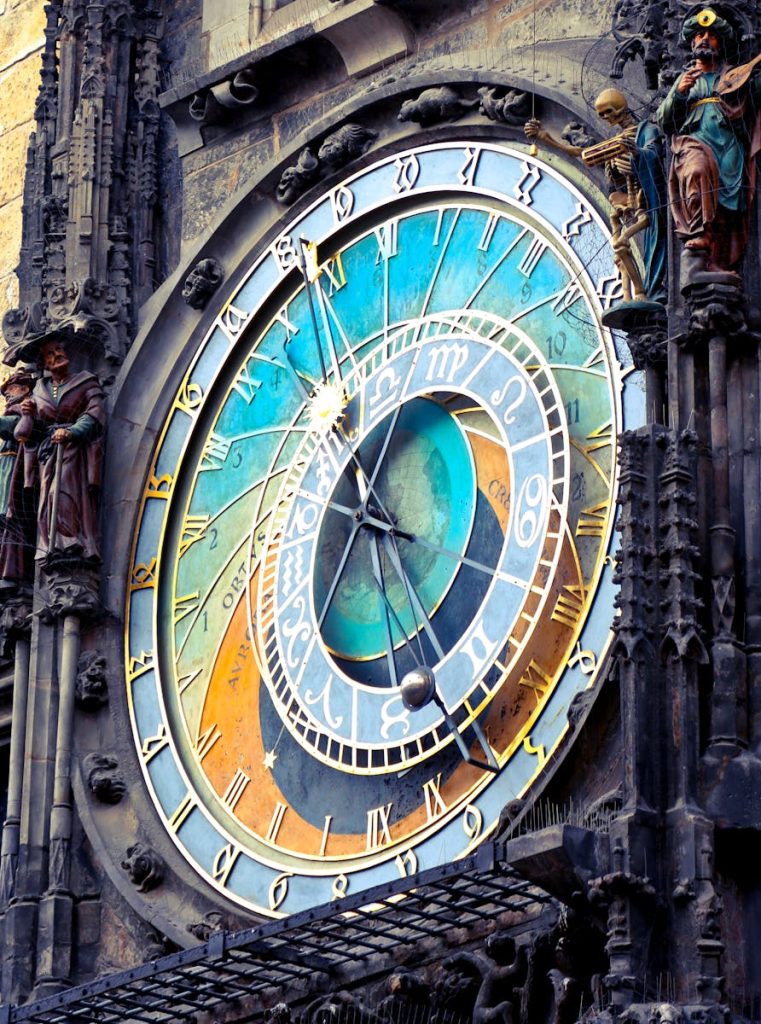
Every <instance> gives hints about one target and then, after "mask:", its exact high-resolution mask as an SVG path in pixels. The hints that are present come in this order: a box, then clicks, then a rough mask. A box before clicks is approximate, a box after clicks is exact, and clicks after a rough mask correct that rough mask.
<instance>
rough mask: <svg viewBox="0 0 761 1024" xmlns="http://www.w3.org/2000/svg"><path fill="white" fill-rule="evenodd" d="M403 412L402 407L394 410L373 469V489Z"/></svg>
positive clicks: (370, 482) (370, 483) (371, 484)
mask: <svg viewBox="0 0 761 1024" xmlns="http://www.w3.org/2000/svg"><path fill="white" fill-rule="evenodd" d="M401 411H402V407H401V405H398V406H397V407H396V409H395V410H394V413H393V415H392V417H391V419H390V421H389V425H388V430H387V431H386V436H385V438H384V439H383V445H382V447H381V450H380V452H379V453H378V458H377V459H376V460H375V467H374V468H373V472H372V476H371V477H370V481H369V486H370V487H371V488H372V487H374V485H375V481H376V480H377V479H378V473H380V468H381V465H382V464H383V460H384V459H385V457H386V452H387V451H388V446H389V445H390V444H391V438H392V437H393V434H394V430H395V429H396V424H397V421H398V420H399V413H400V412H401Z"/></svg>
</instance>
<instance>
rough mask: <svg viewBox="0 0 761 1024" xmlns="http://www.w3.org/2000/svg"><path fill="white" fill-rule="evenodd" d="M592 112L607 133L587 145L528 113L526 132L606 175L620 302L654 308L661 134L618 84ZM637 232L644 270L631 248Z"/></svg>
mask: <svg viewBox="0 0 761 1024" xmlns="http://www.w3.org/2000/svg"><path fill="white" fill-rule="evenodd" d="M595 110H596V112H597V115H598V117H599V118H600V119H601V120H602V121H605V123H606V124H608V125H609V126H610V127H611V128H612V129H613V134H612V135H611V136H609V138H607V139H605V140H604V141H603V142H600V143H597V144H596V145H593V146H587V147H582V146H576V145H571V144H570V143H567V142H565V141H563V140H561V139H558V138H556V137H555V136H554V135H553V134H552V133H551V132H549V131H547V129H545V128H543V127H542V124H541V122H540V121H537V120H536V119H533V118H532V119H531V120H530V121H527V122H526V124H525V125H524V132H525V134H526V136H527V137H528V138H529V139H531V140H532V142H533V141H535V140H539V141H542V142H545V143H547V144H548V145H550V146H552V147H554V148H555V149H559V150H561V151H562V152H564V153H567V154H568V155H569V156H572V157H576V158H578V159H580V160H581V161H582V163H584V164H585V165H586V166H587V167H597V166H602V167H604V168H605V176H606V178H607V181H608V200H609V202H610V207H611V212H610V226H611V234H612V238H611V242H612V245H613V255H614V259H615V263H616V266H617V267H618V270H619V273H620V275H621V284H622V287H623V299H624V302H625V303H636V304H637V305H638V306H639V307H640V308H641V310H642V311H649V312H654V311H656V310H658V309H659V306H660V304H662V303H663V302H665V300H666V218H665V212H664V207H665V191H666V188H665V179H664V176H663V172H662V157H663V153H662V149H663V136H662V134H661V132H660V130H659V129H658V128H657V127H656V125H654V124H653V123H652V122H651V121H638V120H637V118H636V117H635V116H634V114H633V113H632V111H631V110H630V108H629V104H628V102H627V99H626V97H625V96H624V94H623V93H622V92H619V90H618V89H604V90H603V91H602V92H601V93H600V95H599V96H598V97H597V99H596V100H595ZM635 235H636V236H638V240H639V243H640V248H641V251H642V257H643V264H644V273H643V272H642V271H641V270H640V268H639V266H638V264H637V261H636V259H635V256H634V252H633V251H632V240H633V239H634V237H635Z"/></svg>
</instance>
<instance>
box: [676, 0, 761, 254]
mask: <svg viewBox="0 0 761 1024" xmlns="http://www.w3.org/2000/svg"><path fill="white" fill-rule="evenodd" d="M682 38H683V40H684V41H685V42H687V43H689V45H690V47H691V50H692V57H693V61H692V63H691V64H690V65H688V67H687V70H686V71H685V72H684V73H683V74H682V75H681V76H680V77H679V78H678V79H677V80H676V82H675V83H674V85H673V87H672V89H671V91H670V92H669V94H668V96H667V97H666V99H665V100H664V101H663V103H662V104H661V106H660V108H659V109H658V112H657V115H656V120H657V122H658V124H659V125H660V127H661V128H662V130H663V131H664V133H665V134H666V135H670V136H671V137H672V138H671V148H672V154H673V155H672V161H671V170H670V174H669V200H670V206H671V214H672V216H673V218H674V223H675V225H676V231H677V234H678V235H679V237H680V239H681V240H682V242H683V244H684V247H685V249H687V250H689V251H691V252H694V253H695V254H704V255H705V257H706V260H707V269H709V270H720V271H731V270H733V269H734V268H735V267H736V266H737V265H738V263H739V262H740V260H741V259H742V256H743V253H744V251H745V244H746V241H747V237H748V224H749V215H750V209H751V204H752V201H753V194H754V191H755V184H756V167H755V156H756V154H757V153H758V151H759V150H760V149H761V116H760V112H759V107H760V106H761V104H759V100H761V77H759V76H758V74H757V71H758V70H759V69H758V65H759V62H761V54H759V55H758V56H757V57H755V58H754V59H753V60H751V61H749V62H748V63H747V64H741V65H739V66H732V64H731V59H732V55H733V54H734V53H736V50H737V42H736V38H735V33H734V30H733V29H732V26H731V25H730V24H729V22H727V21H726V20H725V19H724V18H722V17H720V16H719V15H718V13H717V12H716V11H715V10H713V8H711V7H706V8H704V9H703V10H701V11H698V13H697V14H692V15H690V16H689V17H687V18H686V19H685V21H684V24H683V26H682Z"/></svg>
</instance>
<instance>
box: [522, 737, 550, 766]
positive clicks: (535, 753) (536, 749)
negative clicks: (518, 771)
mask: <svg viewBox="0 0 761 1024" xmlns="http://www.w3.org/2000/svg"><path fill="white" fill-rule="evenodd" d="M523 749H524V750H525V751H526V753H527V754H531V756H532V757H538V758H539V764H540V765H543V764H544V762H545V761H546V760H547V752H546V750H545V747H544V744H543V743H538V744H537V745H536V746H534V744H533V743H532V742H531V737H530V736H524V738H523Z"/></svg>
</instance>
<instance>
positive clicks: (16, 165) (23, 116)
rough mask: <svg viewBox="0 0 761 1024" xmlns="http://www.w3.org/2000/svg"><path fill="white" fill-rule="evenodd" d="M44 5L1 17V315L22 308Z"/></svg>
mask: <svg viewBox="0 0 761 1024" xmlns="http://www.w3.org/2000/svg"><path fill="white" fill-rule="evenodd" d="M44 27H45V16H44V12H43V5H42V4H41V3H36V2H34V0H27V2H21V3H12V2H10V0H9V2H7V3H5V4H4V5H3V9H2V11H0V83H2V89H3V117H2V123H1V124H0V147H2V149H1V152H2V157H1V158H0V251H2V253H3V259H2V267H1V268H0V315H4V314H5V312H6V310H8V309H11V308H13V307H14V306H16V305H17V304H18V282H17V280H16V276H15V269H16V264H17V262H18V259H17V255H16V254H17V253H18V251H19V249H20V247H21V204H22V196H23V190H24V169H25V167H26V150H27V144H28V142H29V135H30V132H31V131H32V130H33V128H34V100H35V97H36V95H37V91H38V89H39V84H40V54H41V52H42V47H43V44H44V36H43V29H44Z"/></svg>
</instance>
